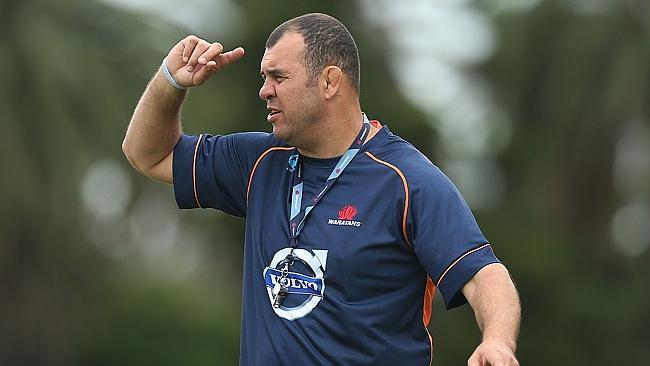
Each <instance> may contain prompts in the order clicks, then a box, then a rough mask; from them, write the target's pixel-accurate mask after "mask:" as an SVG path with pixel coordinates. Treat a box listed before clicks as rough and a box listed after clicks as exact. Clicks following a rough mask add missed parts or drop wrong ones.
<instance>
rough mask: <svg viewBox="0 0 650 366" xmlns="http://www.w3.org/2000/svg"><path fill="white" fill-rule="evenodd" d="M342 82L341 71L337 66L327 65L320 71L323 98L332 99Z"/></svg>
mask: <svg viewBox="0 0 650 366" xmlns="http://www.w3.org/2000/svg"><path fill="white" fill-rule="evenodd" d="M342 82H343V71H341V69H340V68H338V67H337V66H328V67H326V68H325V69H323V72H322V73H321V85H322V86H323V93H324V96H325V99H332V98H333V97H334V96H335V95H336V93H337V92H338V91H339V88H340V87H341V83H342Z"/></svg>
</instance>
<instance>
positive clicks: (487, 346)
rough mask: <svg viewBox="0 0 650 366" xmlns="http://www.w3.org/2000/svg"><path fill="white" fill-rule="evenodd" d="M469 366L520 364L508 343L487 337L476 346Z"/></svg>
mask: <svg viewBox="0 0 650 366" xmlns="http://www.w3.org/2000/svg"><path fill="white" fill-rule="evenodd" d="M467 366H519V362H517V359H516V358H515V354H514V352H513V351H512V349H511V348H510V347H509V346H508V345H507V344H505V343H503V342H500V341H498V340H489V339H486V340H484V341H483V343H481V344H480V345H479V346H478V347H477V348H476V350H475V351H474V353H473V354H472V356H471V357H470V358H469V360H468V361H467Z"/></svg>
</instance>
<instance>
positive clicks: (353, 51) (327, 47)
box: [266, 13, 360, 95]
mask: <svg viewBox="0 0 650 366" xmlns="http://www.w3.org/2000/svg"><path fill="white" fill-rule="evenodd" d="M287 33H298V34H300V35H301V36H302V39H303V42H304V43H305V48H304V49H303V51H302V63H303V65H304V66H305V68H306V70H307V78H308V79H307V82H308V83H309V84H308V85H315V84H316V83H317V80H318V76H319V75H320V73H321V71H322V70H323V69H324V68H325V67H327V66H330V65H332V66H337V67H339V68H340V69H341V70H342V71H343V74H344V75H345V76H346V77H347V78H348V80H349V82H350V83H351V85H352V87H353V88H354V90H355V91H356V93H357V95H358V94H359V83H360V66H359V64H360V63H359V50H358V49H357V44H356V43H355V42H354V38H352V35H351V34H350V32H349V31H348V29H347V28H346V27H345V26H344V25H343V24H342V23H341V22H339V21H338V20H337V19H336V18H333V17H331V16H329V15H326V14H319V13H312V14H305V15H301V16H299V17H296V18H293V19H290V20H287V21H286V22H284V23H282V24H280V25H279V26H278V27H277V28H275V30H273V32H271V35H269V38H268V39H267V40H266V48H267V49H269V48H271V47H273V46H274V45H275V44H276V43H278V41H279V40H280V39H281V38H282V37H283V36H284V35H286V34H287Z"/></svg>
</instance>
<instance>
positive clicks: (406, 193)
mask: <svg viewBox="0 0 650 366" xmlns="http://www.w3.org/2000/svg"><path fill="white" fill-rule="evenodd" d="M366 155H368V156H369V157H370V158H371V159H372V160H374V161H376V162H378V163H379V164H384V165H386V166H387V167H389V168H391V169H393V170H394V171H395V172H396V173H397V174H398V175H399V177H400V178H401V179H402V185H403V186H404V214H403V215H402V235H404V240H405V241H406V244H408V246H409V247H411V248H413V244H411V241H410V240H409V237H408V235H407V234H406V214H407V213H408V208H409V186H408V183H407V182H406V177H405V176H404V174H403V173H402V171H401V170H399V168H398V167H396V166H395V165H393V164H391V163H389V162H387V161H383V160H381V159H379V158H377V157H376V156H374V155H372V154H371V153H370V152H369V151H366Z"/></svg>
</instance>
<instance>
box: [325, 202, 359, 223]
mask: <svg viewBox="0 0 650 366" xmlns="http://www.w3.org/2000/svg"><path fill="white" fill-rule="evenodd" d="M357 212H359V211H358V210H357V207H356V206H354V205H345V206H343V208H341V209H340V210H339V217H338V219H329V220H327V223H328V224H329V225H338V226H355V227H359V226H361V221H356V220H353V219H354V217H355V216H356V215H357Z"/></svg>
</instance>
